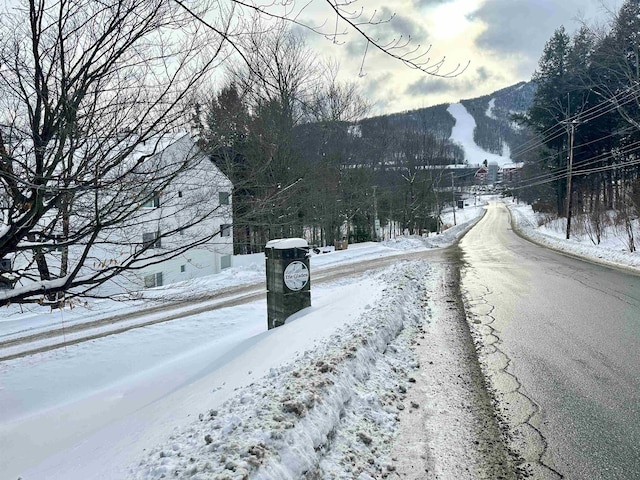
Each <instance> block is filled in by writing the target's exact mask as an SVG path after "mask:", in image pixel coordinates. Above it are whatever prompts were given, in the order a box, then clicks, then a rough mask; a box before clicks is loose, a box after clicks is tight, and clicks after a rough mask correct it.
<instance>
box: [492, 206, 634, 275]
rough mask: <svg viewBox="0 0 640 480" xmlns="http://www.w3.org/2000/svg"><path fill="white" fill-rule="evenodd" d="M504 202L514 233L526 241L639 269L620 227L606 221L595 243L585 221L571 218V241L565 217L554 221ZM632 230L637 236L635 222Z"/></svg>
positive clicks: (593, 259)
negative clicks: (526, 239) (568, 237)
mask: <svg viewBox="0 0 640 480" xmlns="http://www.w3.org/2000/svg"><path fill="white" fill-rule="evenodd" d="M505 201H506V204H507V206H508V207H509V210H510V211H511V214H512V218H513V219H514V221H515V223H516V227H517V230H518V231H519V232H520V233H521V234H522V235H523V236H525V237H526V238H529V239H530V240H532V241H534V242H537V243H539V244H541V245H544V246H546V247H549V248H553V249H555V250H558V251H560V252H564V253H567V254H570V255H575V256H578V257H581V258H585V259H588V260H592V261H595V262H600V263H604V264H607V265H612V266H616V267H622V268H627V269H631V270H635V271H638V270H640V254H639V253H638V252H633V253H631V252H630V251H629V246H628V243H627V240H626V236H627V234H626V232H625V231H624V229H623V228H622V227H616V226H615V225H614V222H612V221H611V222H608V224H607V225H605V226H604V228H603V232H602V235H601V240H600V244H596V243H597V240H595V238H593V237H594V235H593V234H589V231H590V228H589V226H588V224H587V226H585V219H584V218H581V217H574V219H573V222H572V229H571V235H570V239H569V240H566V230H567V222H566V219H565V218H559V219H554V218H551V217H549V216H548V215H544V214H540V213H534V211H533V209H532V208H531V206H530V205H526V204H523V203H513V202H512V201H511V200H509V199H506V200H505ZM611 215H613V213H611ZM635 229H636V235H638V234H640V228H639V226H638V223H637V221H636V222H635ZM639 246H640V245H639Z"/></svg>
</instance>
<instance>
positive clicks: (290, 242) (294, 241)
mask: <svg viewBox="0 0 640 480" xmlns="http://www.w3.org/2000/svg"><path fill="white" fill-rule="evenodd" d="M308 246H309V244H308V243H307V241H306V240H305V239H304V238H278V239H276V240H269V241H268V242H267V244H266V245H265V248H275V249H276V250H284V249H286V248H307V247H308Z"/></svg>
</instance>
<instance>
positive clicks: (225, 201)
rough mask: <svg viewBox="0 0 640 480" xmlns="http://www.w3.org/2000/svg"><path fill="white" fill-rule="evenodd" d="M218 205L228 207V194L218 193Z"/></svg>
mask: <svg viewBox="0 0 640 480" xmlns="http://www.w3.org/2000/svg"><path fill="white" fill-rule="evenodd" d="M218 199H219V200H220V205H229V192H218Z"/></svg>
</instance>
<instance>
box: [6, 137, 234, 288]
mask: <svg viewBox="0 0 640 480" xmlns="http://www.w3.org/2000/svg"><path fill="white" fill-rule="evenodd" d="M129 140H130V139H129V138H127V137H126V136H125V137H124V140H123V139H115V140H113V141H111V140H110V139H107V140H105V139H98V140H96V141H95V142H94V144H95V145H99V146H100V147H101V148H102V152H101V153H99V155H98V156H96V157H90V156H89V153H92V152H89V153H85V152H77V153H76V156H77V158H76V157H75V156H74V159H75V160H76V161H75V164H80V163H81V161H85V162H86V161H87V160H85V159H86V158H90V159H91V158H99V159H100V161H101V162H102V163H101V164H100V166H101V167H100V168H101V169H100V172H102V171H103V170H102V168H104V166H106V167H107V168H104V173H100V175H97V176H95V177H94V179H93V180H92V183H90V184H89V186H90V188H87V189H86V190H82V188H77V189H76V191H75V192H76V193H74V196H73V199H72V202H73V204H72V207H71V208H69V210H68V212H67V213H66V217H64V218H63V217H62V216H61V211H62V209H60V207H59V206H58V205H57V204H55V205H56V208H54V209H52V210H51V211H50V212H49V213H47V215H46V216H45V217H43V218H42V219H41V220H40V222H39V225H40V229H41V231H44V232H47V239H48V240H46V242H41V243H36V242H30V243H29V242H21V244H20V251H19V252H17V253H16V254H15V255H13V256H12V257H11V259H4V260H5V261H6V262H9V261H10V262H11V264H12V265H4V263H3V264H2V265H0V267H2V268H3V269H5V270H6V268H5V267H7V268H9V267H10V268H12V269H13V271H14V272H16V273H19V275H18V276H19V279H18V283H17V284H16V288H19V287H25V286H26V285H27V284H28V283H30V282H37V283H40V282H39V277H38V272H37V270H36V269H35V262H34V260H33V258H34V256H33V252H32V250H31V246H32V245H41V249H42V251H43V252H44V255H45V256H46V259H47V262H48V265H49V268H50V270H51V272H52V273H53V274H54V275H55V274H56V272H57V271H59V270H61V265H62V264H63V262H62V258H63V255H67V254H68V255H67V260H68V262H67V263H68V265H69V266H68V271H73V270H74V269H75V270H76V271H77V273H76V274H75V275H76V278H85V279H87V278H88V279H89V280H90V282H89V283H87V285H93V284H94V283H95V284H99V286H97V287H96V288H95V290H92V293H93V294H96V295H99V296H105V295H112V294H116V293H121V292H124V291H135V290H139V289H142V288H145V287H146V288H148V287H155V286H160V285H166V284H169V283H174V282H177V281H181V280H188V279H192V278H196V277H201V276H205V275H211V274H215V273H218V272H220V271H221V270H223V269H225V268H228V267H230V266H231V263H232V258H233V257H232V255H233V232H232V208H231V202H232V190H233V185H232V183H231V181H230V180H229V178H228V177H226V176H225V175H224V174H223V173H222V172H221V171H220V170H219V169H218V167H217V166H216V165H215V164H214V163H213V161H211V159H210V158H209V157H208V156H207V155H206V154H204V153H203V152H202V151H201V150H200V149H199V148H198V147H197V145H196V144H195V142H194V141H193V140H192V139H191V138H190V136H189V135H188V134H187V133H186V132H184V133H180V134H166V135H162V136H158V137H156V138H152V139H150V140H149V141H147V142H144V143H139V142H138V141H136V140H135V139H133V138H131V140H132V141H131V143H130V145H132V146H135V148H134V147H132V149H127V142H128V141H129ZM88 143H89V142H88ZM20 149H21V150H20V151H22V150H24V151H26V152H28V148H22V147H20ZM88 150H89V148H87V151H88ZM94 151H95V149H94V150H93V152H94ZM105 152H106V153H105ZM122 152H125V153H124V154H123V153H122ZM28 155H29V154H28V153H25V154H24V157H25V158H26V160H25V164H27V162H28V161H30V157H29V156H28ZM83 155H84V156H83ZM123 155H124V156H123ZM96 165H97V164H96ZM97 168H98V167H96V169H97ZM61 178H62V175H61ZM61 178H57V177H53V180H52V185H51V186H49V185H47V187H46V188H47V192H48V191H51V192H52V195H55V193H56V192H58V191H61V189H62V187H61V186H60V184H61ZM76 178H79V179H80V180H82V178H81V177H80V176H77V177H74V181H76V182H77V183H78V182H79V181H78V180H76ZM77 183H76V185H77ZM52 201H53V200H52ZM65 219H66V222H67V225H68V233H67V234H66V235H63V234H62V233H61V232H62V226H61V225H62V222H63V221H64V220H65ZM57 238H60V239H61V240H60V244H58V241H57V240H55V239H57ZM66 238H69V239H75V240H70V241H68V242H66V243H65V239H66ZM51 239H54V240H51ZM58 247H60V248H58ZM63 252H66V253H63ZM120 270H123V271H122V272H121V273H118V272H120ZM109 272H113V273H117V276H115V277H113V278H110V277H111V275H110V273H109ZM5 276H6V275H5ZM63 277H64V276H63ZM109 278H110V279H109ZM93 279H98V280H100V279H107V281H106V282H103V281H98V282H93ZM91 282H93V283H91Z"/></svg>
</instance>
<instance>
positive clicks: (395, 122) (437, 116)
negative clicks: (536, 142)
mask: <svg viewBox="0 0 640 480" xmlns="http://www.w3.org/2000/svg"><path fill="white" fill-rule="evenodd" d="M535 91H536V86H535V84H534V83H533V82H520V83H517V84H515V85H512V86H510V87H506V88H503V89H501V90H498V91H496V92H493V93H491V94H489V95H484V96H482V97H477V98H473V99H469V100H462V101H461V102H460V103H462V105H464V106H465V108H466V109H467V111H468V112H469V113H470V114H471V115H472V116H473V118H474V120H475V122H476V130H475V132H474V140H475V142H476V143H477V144H478V145H479V146H480V147H482V148H483V149H485V150H487V151H489V152H492V153H495V154H498V155H501V154H502V155H508V154H509V152H510V151H514V150H517V149H518V147H519V146H520V145H522V144H523V143H525V142H526V141H528V140H529V139H530V138H531V134H530V132H529V131H527V130H526V129H523V128H521V127H518V126H517V125H515V124H514V122H513V121H512V120H511V115H512V114H514V113H523V112H525V111H527V110H528V108H529V107H530V105H531V103H532V101H533V97H534V95H535ZM448 107H449V104H441V105H435V106H433V107H426V108H420V109H416V110H409V111H406V112H402V113H395V114H391V115H383V116H378V117H371V118H368V119H365V120H363V121H362V122H361V124H362V126H363V128H364V129H365V130H366V129H367V127H370V126H373V125H380V124H384V125H385V126H386V127H387V128H389V129H392V130H393V131H394V132H396V133H401V132H403V131H407V130H413V131H428V132H430V133H431V134H432V135H433V136H434V137H436V138H438V139H441V140H448V139H449V138H450V137H451V132H452V129H453V126H454V125H455V119H454V118H453V116H452V115H451V114H450V113H449V112H447V108H448ZM505 146H506V147H507V149H505ZM454 148H455V147H454Z"/></svg>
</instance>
